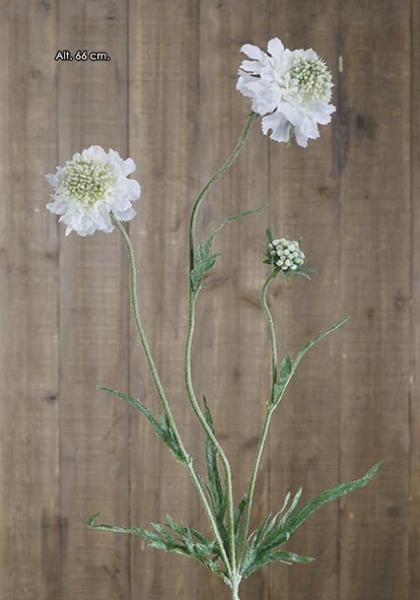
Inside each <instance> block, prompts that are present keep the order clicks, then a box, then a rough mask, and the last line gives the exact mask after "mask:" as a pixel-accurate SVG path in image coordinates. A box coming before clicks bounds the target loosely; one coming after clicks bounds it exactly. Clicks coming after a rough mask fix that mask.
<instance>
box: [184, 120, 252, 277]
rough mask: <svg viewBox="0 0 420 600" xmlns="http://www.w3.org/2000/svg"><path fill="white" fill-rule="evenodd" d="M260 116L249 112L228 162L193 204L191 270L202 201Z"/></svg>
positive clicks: (231, 160) (231, 161) (234, 156)
mask: <svg viewBox="0 0 420 600" xmlns="http://www.w3.org/2000/svg"><path fill="white" fill-rule="evenodd" d="M258 117H259V115H258V114H257V113H254V112H252V113H251V114H249V115H248V116H247V118H246V122H245V126H244V128H243V130H242V133H241V135H240V136H239V139H238V141H237V143H236V146H235V148H234V149H233V151H232V154H231V155H230V156H229V158H228V159H227V160H226V162H225V163H224V164H223V165H222V166H221V167H220V169H219V170H218V171H216V173H215V174H214V175H213V176H212V177H211V178H210V179H209V181H208V182H207V183H206V185H205V186H204V187H203V189H202V190H201V192H200V194H199V195H198V197H197V200H196V201H195V204H194V206H193V209H192V213H191V219H190V271H192V270H193V268H194V249H195V227H196V224H197V214H198V209H199V208H200V206H201V203H202V202H203V200H204V198H205V197H206V196H207V194H208V192H209V191H210V190H211V188H212V187H213V185H214V184H215V183H216V181H217V180H218V179H220V177H221V176H222V175H223V174H224V173H226V171H227V170H228V169H229V167H231V166H232V164H233V163H234V162H235V160H236V158H237V157H238V155H239V153H240V151H241V150H242V147H243V145H244V143H245V140H246V138H247V137H248V134H249V132H250V130H251V126H252V123H253V122H254V121H255V119H256V118H258Z"/></svg>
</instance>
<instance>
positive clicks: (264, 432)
mask: <svg viewBox="0 0 420 600" xmlns="http://www.w3.org/2000/svg"><path fill="white" fill-rule="evenodd" d="M277 274H278V271H277V270H276V269H274V270H273V271H272V272H271V273H270V275H269V276H268V277H267V279H266V280H265V282H264V285H263V287H262V289H261V294H260V300H261V304H262V307H263V309H264V313H265V315H266V317H267V323H268V331H269V338H270V346H271V369H272V374H271V382H272V383H271V392H270V400H271V399H272V397H273V392H274V385H275V384H276V382H277V376H278V373H277V342H276V333H275V330H274V321H273V316H272V314H271V311H270V309H269V307H268V304H267V291H268V288H269V287H270V284H271V283H272V282H273V281H274V279H275V277H276V276H277ZM273 412H274V407H273V406H272V404H271V403H270V402H267V408H266V415H265V420H264V424H263V428H262V432H261V436H260V441H259V442H258V448H257V453H256V455H255V459H254V464H253V468H252V473H251V479H250V482H249V487H248V494H247V498H248V502H247V505H246V509H245V519H244V524H243V528H242V532H241V536H240V542H239V550H238V556H239V557H240V559H239V560H240V561H242V560H243V557H244V553H245V545H246V540H247V537H248V530H249V524H250V521H251V511H252V503H253V499H254V491H255V484H256V481H257V475H258V470H259V467H260V463H261V457H262V454H263V451H264V446H265V442H266V440H267V435H268V430H269V427H270V421H271V417H272V415H273Z"/></svg>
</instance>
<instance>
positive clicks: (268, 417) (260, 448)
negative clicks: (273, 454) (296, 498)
mask: <svg viewBox="0 0 420 600" xmlns="http://www.w3.org/2000/svg"><path fill="white" fill-rule="evenodd" d="M272 414H273V410H272V409H271V410H270V409H267V413H266V415H265V420H264V425H263V428H262V432H261V436H260V441H259V443H258V449H257V453H256V455H255V458H254V465H253V468H252V474H251V480H250V482H249V488H248V494H247V499H248V502H247V505H246V509H245V510H246V512H245V520H244V525H243V528H242V531H241V537H240V542H239V550H238V556H239V557H240V558H239V564H241V562H242V560H243V558H244V553H245V546H246V540H247V537H248V530H249V524H250V521H251V509H252V503H253V499H254V491H255V483H256V481H257V475H258V470H259V467H260V462H261V457H262V454H263V450H264V446H265V442H266V439H267V434H268V429H269V427H270V421H271V417H272Z"/></svg>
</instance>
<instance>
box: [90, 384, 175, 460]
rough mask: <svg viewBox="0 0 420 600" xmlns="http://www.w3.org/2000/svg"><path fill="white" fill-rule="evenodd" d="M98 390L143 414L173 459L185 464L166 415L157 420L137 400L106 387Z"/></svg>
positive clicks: (160, 415) (159, 416)
mask: <svg viewBox="0 0 420 600" xmlns="http://www.w3.org/2000/svg"><path fill="white" fill-rule="evenodd" d="M98 388H99V389H100V390H103V391H105V392H108V393H110V394H113V395H114V396H116V397H117V398H121V400H124V401H125V402H128V404H131V406H134V407H135V408H137V410H139V411H140V412H141V413H143V414H144V415H145V417H146V418H147V420H148V421H149V423H150V424H151V426H152V427H153V429H154V430H155V432H156V434H157V435H158V436H159V437H160V439H161V440H162V441H163V442H164V443H165V444H166V445H167V446H168V448H169V450H170V451H171V452H172V454H173V455H174V456H175V458H176V459H177V460H178V461H179V462H180V463H182V464H185V462H186V458H185V456H184V453H183V452H182V449H181V447H180V445H179V442H178V438H177V436H176V434H175V432H174V430H173V428H172V425H171V423H170V421H169V420H168V417H167V416H166V415H162V414H159V415H158V418H157V419H156V418H155V416H154V415H153V413H152V411H151V410H150V409H149V408H147V406H145V405H144V404H143V402H141V400H139V399H138V398H133V396H128V395H127V394H123V392H117V391H116V390H112V389H110V388H108V387H104V386H98Z"/></svg>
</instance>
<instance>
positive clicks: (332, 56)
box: [269, 0, 345, 600]
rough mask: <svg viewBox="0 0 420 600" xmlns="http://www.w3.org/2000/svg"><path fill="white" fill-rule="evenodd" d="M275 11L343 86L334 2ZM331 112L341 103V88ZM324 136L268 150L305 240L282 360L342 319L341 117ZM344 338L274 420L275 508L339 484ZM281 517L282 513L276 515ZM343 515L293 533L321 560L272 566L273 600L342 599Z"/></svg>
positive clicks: (305, 370)
mask: <svg viewBox="0 0 420 600" xmlns="http://www.w3.org/2000/svg"><path fill="white" fill-rule="evenodd" d="M298 6H299V8H298V7H297V6H295V5H292V3H286V4H283V3H279V2H277V3H273V4H272V11H273V15H272V16H273V19H272V27H271V37H274V36H276V35H277V36H279V37H281V38H282V41H283V42H284V43H285V44H286V46H287V47H289V48H292V49H294V48H301V47H304V48H314V49H315V50H316V52H318V53H319V54H320V55H321V56H322V57H323V58H324V60H326V62H327V64H328V66H329V68H330V69H331V70H332V71H333V74H334V81H335V82H336V81H337V45H338V5H337V3H336V2H335V1H334V0H332V1H328V2H317V1H315V2H313V1H310V2H309V1H308V2H306V1H304V2H299V3H298ZM333 103H334V104H336V103H337V95H336V87H335V88H334V98H333ZM332 119H333V122H332V125H330V126H328V127H322V126H321V127H320V134H321V138H320V139H318V140H313V141H309V143H308V147H307V148H305V149H303V148H299V147H298V146H297V145H296V144H292V145H291V146H290V148H287V147H286V146H285V145H280V144H275V143H271V145H270V167H271V169H270V171H271V178H270V184H271V186H270V193H271V196H272V200H271V201H272V206H273V208H272V217H271V228H272V230H273V232H274V231H276V233H275V235H276V237H282V236H284V235H289V236H290V237H291V238H292V239H299V238H300V237H302V242H301V246H302V249H303V251H304V252H305V254H306V257H307V263H306V264H307V266H309V267H311V268H313V269H315V273H314V274H313V276H312V280H311V281H307V280H306V279H304V278H303V277H293V278H292V281H291V283H290V285H285V283H284V281H281V280H280V277H279V279H278V280H277V281H276V282H275V283H274V285H273V286H272V292H271V304H272V307H273V313H274V318H275V322H276V324H277V327H278V335H279V338H280V356H281V357H282V356H284V354H285V352H286V351H289V352H290V353H291V355H292V356H295V355H296V353H297V351H298V350H299V348H300V347H301V346H303V345H304V344H305V343H306V342H307V341H308V340H309V339H311V338H312V337H313V336H314V335H316V334H317V333H321V332H322V331H325V330H326V329H328V328H329V327H330V326H331V325H332V324H333V323H334V322H336V321H338V320H339V319H340V318H342V317H343V316H345V312H343V309H342V308H341V306H340V289H339V286H338V285H337V283H338V277H339V269H340V252H339V250H340V230H339V219H340V203H339V180H338V176H337V173H336V172H335V169H334V144H335V132H336V128H337V118H336V115H333V117H332ZM344 335H345V333H343V332H342V331H339V332H335V333H334V334H332V335H331V336H330V337H329V338H327V339H326V340H323V341H322V342H321V343H320V344H319V345H317V346H315V347H314V348H313V349H312V350H311V351H310V352H309V353H308V354H307V355H306V356H305V358H304V360H303V361H302V363H301V365H300V366H299V370H298V372H297V373H296V375H295V377H294V380H293V382H292V383H291V385H290V387H289V389H288V392H287V394H286V396H285V398H284V400H283V405H282V406H281V407H280V408H279V410H278V412H277V414H276V415H275V418H274V419H273V424H272V431H271V447H270V464H269V486H270V504H271V508H272V509H273V510H275V509H277V510H278V509H279V508H280V507H281V504H282V502H283V498H284V496H285V495H286V493H287V491H288V490H291V491H292V492H295V491H296V490H297V488H298V487H300V486H302V487H303V500H304V501H306V500H309V499H310V498H311V497H313V496H315V495H316V494H318V493H319V492H321V491H323V490H324V489H327V488H329V487H332V486H333V485H335V484H337V483H338V482H339V481H338V480H339V470H338V466H339V454H338V452H339V432H338V428H337V426H338V423H339V410H340V405H339V391H340V385H339V373H340V347H341V345H342V343H343V336H344ZM277 507H278V508H277ZM338 533H339V532H338V506H337V504H334V503H332V504H330V505H328V506H324V507H323V508H322V509H321V510H320V511H319V512H318V513H317V514H316V515H313V516H312V517H311V519H310V520H309V521H307V522H306V523H305V524H304V525H303V526H302V528H301V529H300V530H299V531H298V532H296V533H295V534H294V535H293V537H292V539H291V540H290V541H289V542H288V543H287V545H286V546H285V548H287V549H288V550H291V551H294V552H298V553H301V554H303V555H309V556H313V557H315V558H316V562H314V563H312V564H309V565H295V566H293V567H287V566H285V565H281V564H278V565H273V566H272V567H270V571H271V585H270V596H269V597H270V598H278V597H281V596H282V595H284V596H285V597H286V598H289V597H290V598H292V597H293V598H294V599H295V600H298V599H299V600H306V599H307V598H308V597H309V595H310V597H311V598H314V599H315V598H317V599H318V598H338V560H339V557H338V554H337V538H338Z"/></svg>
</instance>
